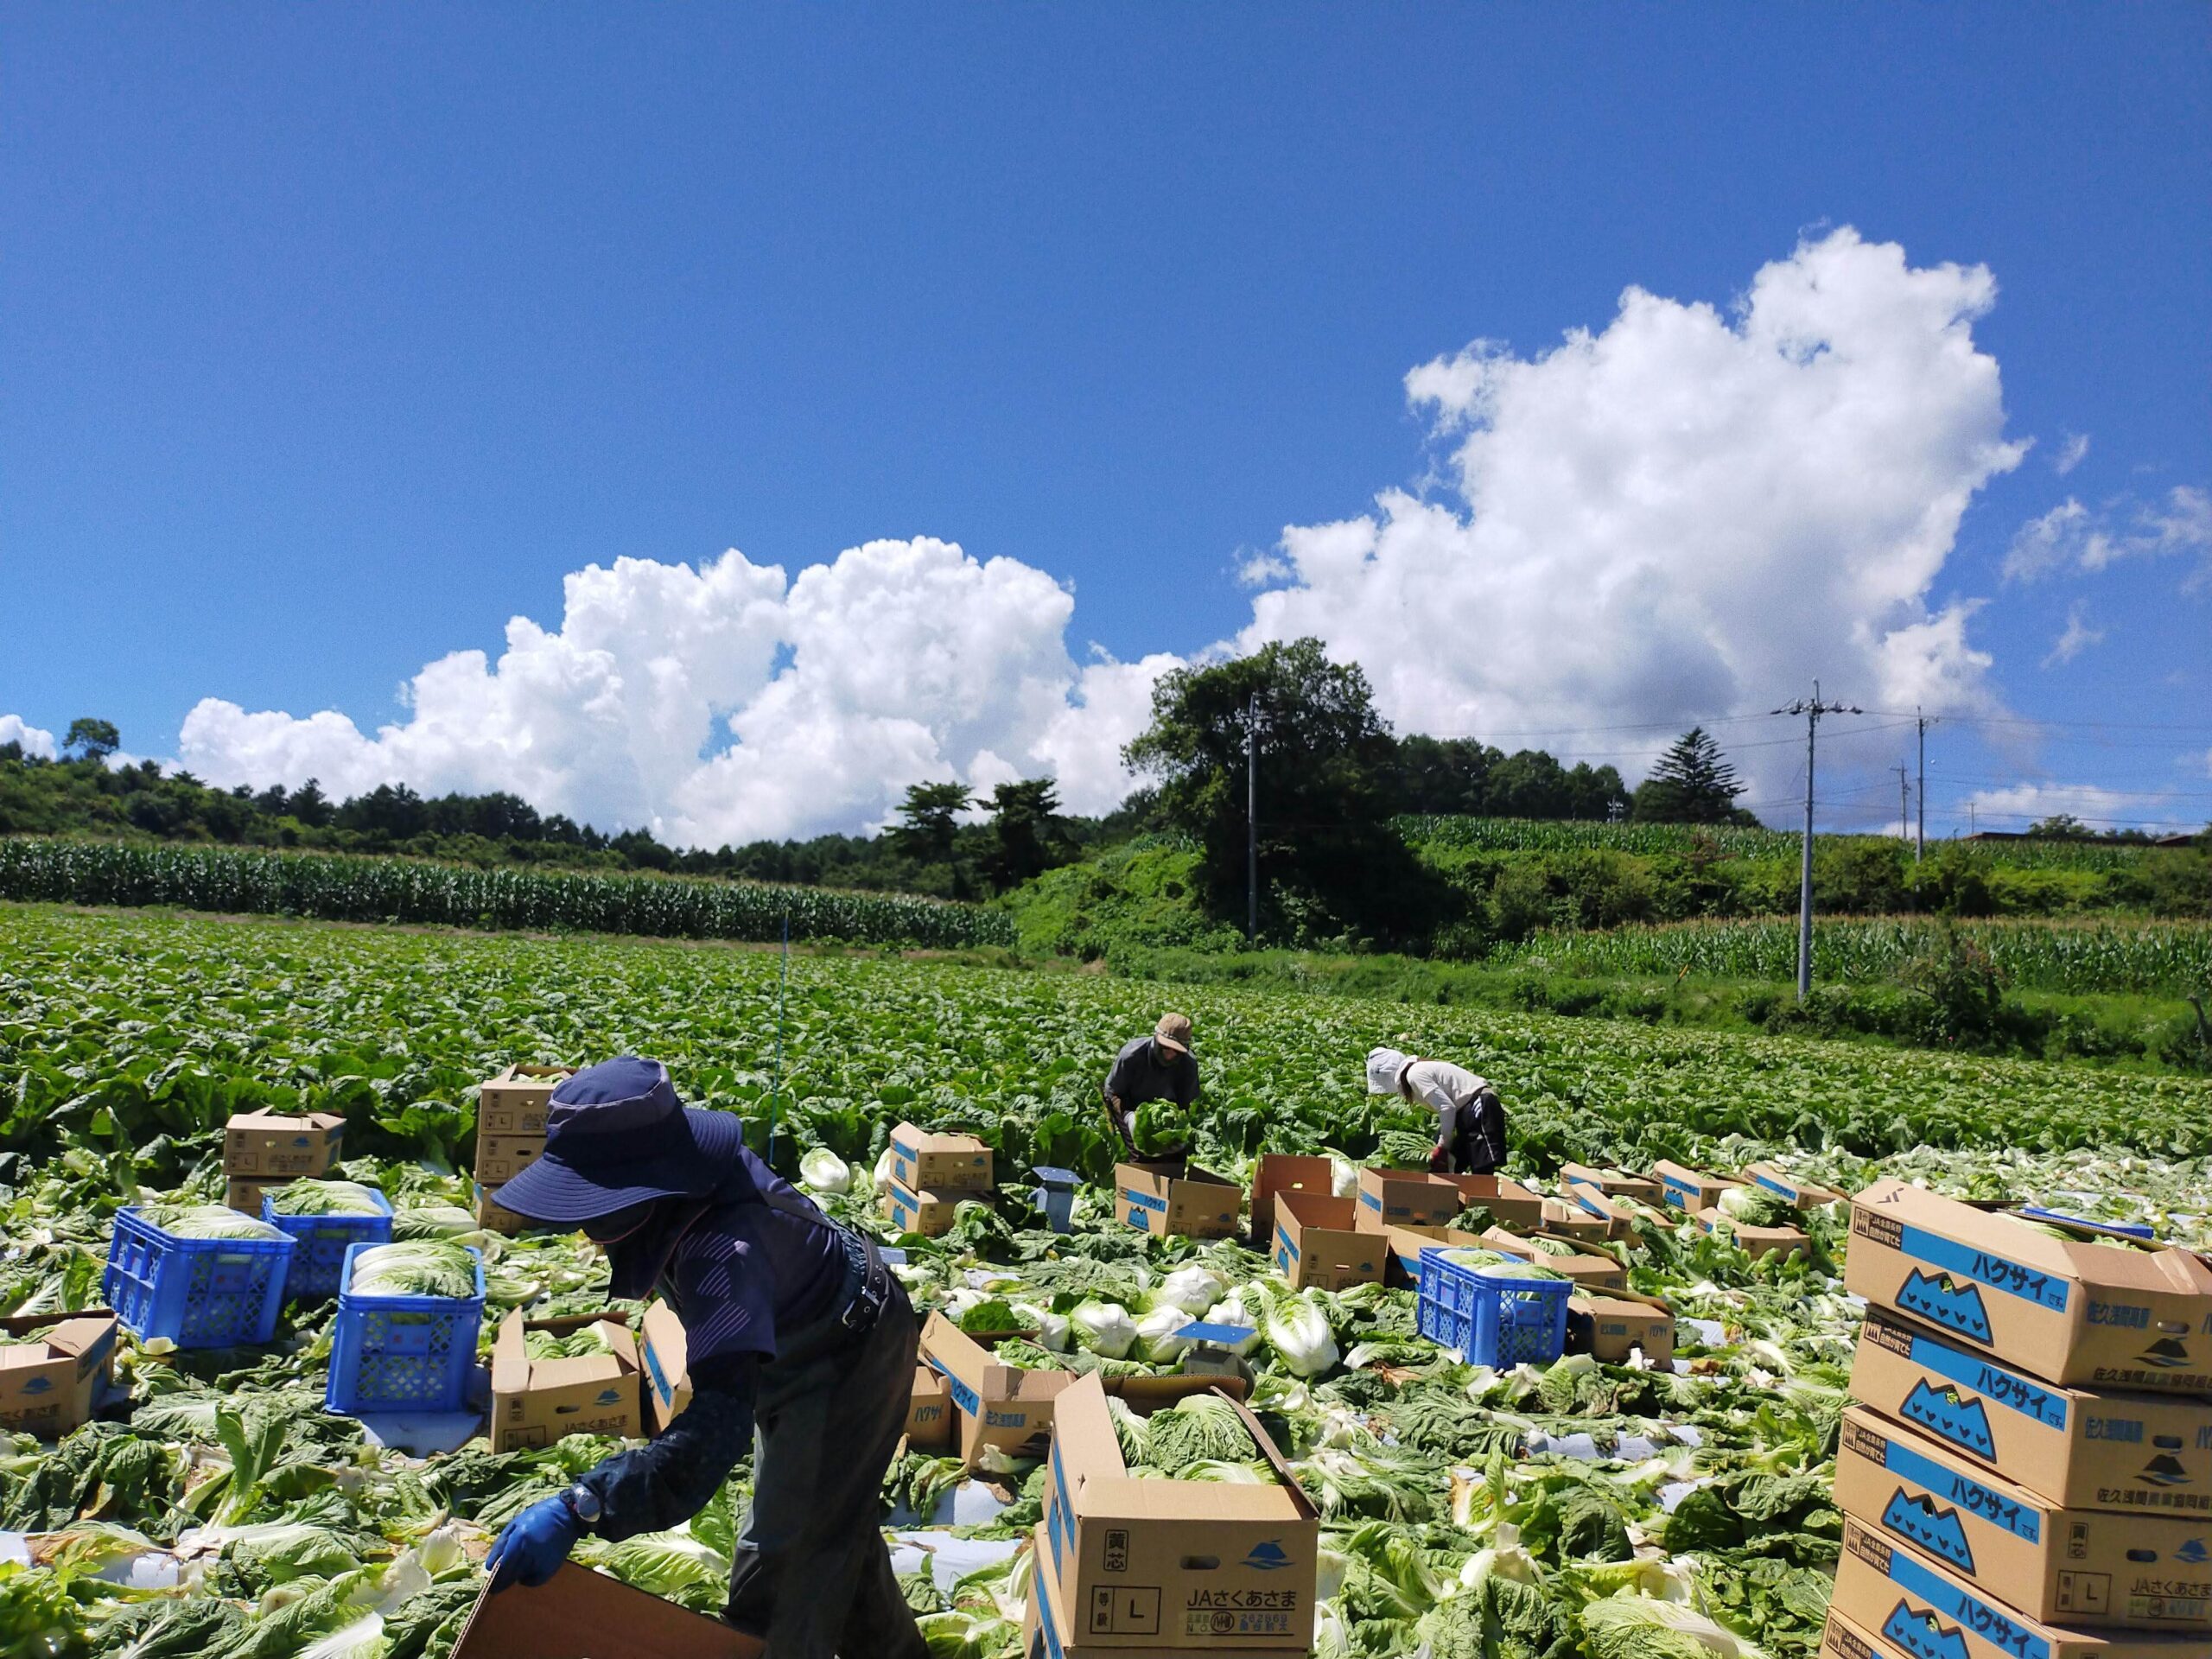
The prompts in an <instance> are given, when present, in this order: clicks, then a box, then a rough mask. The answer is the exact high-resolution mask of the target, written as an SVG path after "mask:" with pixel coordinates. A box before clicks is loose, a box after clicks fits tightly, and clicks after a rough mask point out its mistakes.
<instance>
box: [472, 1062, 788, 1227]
mask: <svg viewBox="0 0 2212 1659" xmlns="http://www.w3.org/2000/svg"><path fill="white" fill-rule="evenodd" d="M744 1144H745V1123H744V1121H743V1120H742V1119H741V1118H740V1117H738V1116H736V1115H735V1114H734V1113H731V1112H709V1111H702V1110H701V1109H698V1108H696V1107H687V1106H686V1105H684V1103H683V1102H682V1101H681V1100H678V1099H677V1096H676V1089H675V1086H674V1085H673V1084H671V1083H670V1082H669V1080H668V1068H667V1067H666V1066H664V1065H662V1064H661V1063H660V1062H659V1061H658V1060H641V1059H639V1058H637V1057H636V1056H634V1055H630V1054H626V1055H623V1056H622V1057H621V1058H619V1059H612V1060H602V1061H601V1062H600V1064H598V1065H592V1066H586V1067H585V1068H584V1069H583V1070H582V1071H579V1072H577V1073H576V1074H575V1076H573V1077H565V1078H563V1080H562V1082H561V1084H560V1085H559V1087H557V1088H556V1089H555V1090H553V1098H552V1101H551V1103H550V1109H549V1110H548V1111H547V1113H546V1117H545V1150H544V1151H543V1153H542V1154H539V1156H538V1160H537V1162H536V1163H534V1164H532V1165H531V1166H530V1167H529V1168H527V1169H525V1170H524V1171H523V1172H522V1173H521V1174H519V1175H518V1176H516V1177H515V1178H514V1179H512V1180H511V1181H509V1182H508V1183H506V1185H504V1186H502V1187H500V1188H499V1207H500V1208H501V1209H504V1210H512V1211H514V1212H515V1213H516V1214H517V1215H518V1216H528V1217H531V1219H532V1220H533V1221H576V1222H582V1221H591V1220H594V1219H595V1218H596V1217H600V1216H605V1215H612V1214H613V1212H614V1211H617V1210H626V1209H627V1208H629V1206H630V1205H633V1204H643V1203H645V1201H646V1200H648V1199H650V1198H697V1197H700V1196H702V1195H703V1194H705V1193H708V1192H713V1191H714V1190H715V1188H716V1187H717V1186H719V1185H721V1182H722V1179H723V1177H724V1176H726V1175H727V1174H728V1173H729V1169H730V1166H731V1165H732V1164H734V1163H735V1162H736V1161H737V1154H738V1148H739V1147H741V1146H743V1145H744Z"/></svg>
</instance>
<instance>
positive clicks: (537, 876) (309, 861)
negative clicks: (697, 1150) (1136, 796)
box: [0, 837, 1014, 949]
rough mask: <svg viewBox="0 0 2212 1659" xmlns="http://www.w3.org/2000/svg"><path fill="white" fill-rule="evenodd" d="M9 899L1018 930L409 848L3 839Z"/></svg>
mask: <svg viewBox="0 0 2212 1659" xmlns="http://www.w3.org/2000/svg"><path fill="white" fill-rule="evenodd" d="M0 899H32V900H45V901H48V902H54V903H60V904H79V905H129V906H139V905H175V906H182V907H184V908H188V909H192V910H209V911H233V912H250V913H253V914H259V915H285V916H308V917H314V918H319V919H321V920H326V921H346V922H402V923H429V924H433V925H441V924H442V925H451V926H460V927H478V928H495V929H518V930H527V931H574V932H601V933H638V934H645V935H648V936H650V937H653V938H694V939H745V940H753V941H756V942H757V941H766V940H772V939H775V938H779V937H780V936H781V934H782V931H783V929H784V927H785V924H786V922H788V923H789V925H790V928H791V938H795V939H817V940H818V939H840V940H844V941H847V942H849V943H852V944H917V945H925V946H929V947H931V948H936V949H962V948H967V947H973V946H979V945H998V944H1012V943H1013V940H1014V925H1013V922H1012V920H1011V918H1008V917H1007V916H1005V915H1003V914H1002V913H1001V912H996V911H991V910H985V909H983V908H982V907H981V906H975V905H957V904H948V903H943V902H940V901H938V900H936V899H915V898H906V897H893V896H885V895H880V894H874V893H839V892H832V891H828V890H825V889H823V888H819V887H766V886H761V885H757V884H753V883H749V882H734V881H716V880H693V879H690V878H686V877H680V876H662V875H632V874H620V875H598V874H581V873H574V872H566V871H539V870H478V869H471V868H466V867H464V866H459V865H450V864H435V863H430V862H427V861H421V860H415V859H400V858H356V857H348V856H346V855H342V854H333V853H268V852H258V851H247V850H242V849H235V848H226V847H178V846H150V847H149V846H132V845H126V844H123V843H119V842H71V841H53V840H44V839H38V838H34V837H23V838H16V839H9V840H4V841H0Z"/></svg>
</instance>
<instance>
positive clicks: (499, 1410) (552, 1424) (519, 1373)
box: [486, 1308, 645, 1452]
mask: <svg viewBox="0 0 2212 1659" xmlns="http://www.w3.org/2000/svg"><path fill="white" fill-rule="evenodd" d="M593 1325H596V1326H598V1328H599V1332H600V1334H601V1336H603V1337H605V1338H607V1346H608V1347H610V1348H611V1349H613V1352H612V1353H607V1354H590V1355H586V1356H584V1357H581V1358H577V1359H532V1358H531V1357H530V1351H529V1347H528V1333H529V1332H532V1331H550V1332H553V1333H554V1334H555V1335H556V1336H563V1337H565V1336H568V1335H569V1334H570V1333H571V1332H576V1331H582V1330H585V1329H588V1328H589V1327H591V1326H593ZM643 1371H644V1365H643V1363H642V1362H641V1361H640V1359H639V1355H638V1344H637V1341H636V1339H635V1338H632V1336H631V1334H630V1327H629V1326H627V1325H624V1324H623V1323H622V1322H621V1321H620V1320H619V1319H601V1318H597V1317H594V1316H593V1315H590V1314H585V1315H582V1316H579V1317H576V1318H572V1319H533V1320H530V1321H527V1322H525V1321H524V1319H523V1316H522V1311H521V1310H520V1309H519V1308H518V1309H516V1310H515V1311H514V1312H513V1313H509V1314H508V1315H507V1317H506V1318H505V1319H502V1320H500V1321H499V1334H498V1335H497V1336H496V1337H494V1338H493V1339H492V1421H491V1427H490V1429H489V1430H488V1431H487V1433H486V1438H487V1439H488V1440H490V1441H491V1443H492V1449H493V1451H494V1452H519V1451H522V1450H524V1448H535V1447H538V1446H550V1445H552V1444H553V1442H554V1441H556V1440H559V1439H560V1438H561V1437H562V1436H563V1435H564V1434H611V1435H614V1436H616V1437H618V1438H620V1439H624V1440H638V1439H641V1438H643V1436H644V1434H645V1399H644V1391H643V1389H642V1387H641V1384H640V1378H641V1376H642V1373H643Z"/></svg>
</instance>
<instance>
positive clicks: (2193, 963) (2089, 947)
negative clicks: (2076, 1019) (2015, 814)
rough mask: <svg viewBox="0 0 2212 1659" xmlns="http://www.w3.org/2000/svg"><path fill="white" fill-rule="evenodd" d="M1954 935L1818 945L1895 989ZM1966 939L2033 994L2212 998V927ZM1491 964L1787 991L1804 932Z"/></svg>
mask: <svg viewBox="0 0 2212 1659" xmlns="http://www.w3.org/2000/svg"><path fill="white" fill-rule="evenodd" d="M1956 926H1957V931H1958V932H1959V934H1960V935H1961V936H1962V937H1963V938H1967V939H1968V940H1970V941H1971V942H1973V943H1974V944H1976V945H1978V946H1980V948H1981V949H1982V950H1986V951H1987V952H1988V953H1989V956H1990V959H1991V961H1992V962H1993V963H1994V964H1995V966H1996V968H1997V969H1998V970H1999V972H2000V973H2002V974H2003V975H2004V976H2005V978H2006V979H2007V980H2009V981H2010V982H2011V983H2012V985H2014V986H2015V987H2017V988H2020V989H2023V990H2041V991H2069V992H2113V993H2137V994H2144V995H2167V996H2182V995H2187V994H2188V993H2189V992H2190V991H2202V990H2205V989H2206V988H2212V926H2208V925H2205V924H2203V923H2202V922H2127V923H2113V922H2094V923H2081V924H2068V923H2053V922H2041V921H2020V922H2012V921H1987V922H1962V923H1959V924H1957V925H1956ZM1943 927H1944V924H1943V923H1942V922H1940V921H1937V920H1934V919H1932V918H1925V917H1876V918H1867V919H1864V920H1839V921H1823V922H1821V924H1820V925H1819V926H1817V927H1816V928H1815V930H1814V933H1813V968H1814V972H1815V974H1816V975H1817V976H1819V977H1821V978H1822V979H1827V980H1839V979H1840V980H1847V981H1855V982H1875V981H1880V980H1886V979H1890V978H1893V977H1894V976H1896V974H1897V970H1898V969H1900V968H1901V967H1902V966H1904V963H1906V962H1908V961H1910V959H1912V958H1913V957H1916V956H1917V955H1919V954H1921V953H1922V952H1923V951H1925V950H1929V948H1930V947H1931V946H1934V945H1936V944H1939V943H1940V942H1941V938H1942V929H1943ZM1490 960H1491V961H1492V962H1493V963H1499V964H1501V965H1508V966H1516V967H1535V968H1543V969H1549V970H1550V971H1552V972H1554V973H1561V974H1571V975H1586V976H1591V977H1593V978H1595V977H1612V976H1635V975H1644V974H1664V975H1669V976H1672V975H1678V974H1684V973H1688V974H1695V975H1698V976H1702V977H1708V978H1713V979H1765V980H1789V979H1790V978H1792V977H1794V976H1795V975H1796V971H1797V925H1796V922H1794V921H1782V920H1776V921H1764V922H1739V921H1720V922H1681V923H1675V924H1673V925H1668V926H1663V927H1625V928H1618V929H1616V930H1614V931H1611V932H1604V933H1573V932H1549V931H1548V932H1543V933H1539V934H1537V935H1536V936H1535V938H1530V939H1528V940H1525V941H1523V942H1522V943H1521V944H1516V945H1506V946H1502V947H1500V948H1499V949H1498V950H1496V951H1495V952H1493V953H1492V955H1491V958H1490Z"/></svg>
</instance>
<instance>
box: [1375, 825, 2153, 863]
mask: <svg viewBox="0 0 2212 1659" xmlns="http://www.w3.org/2000/svg"><path fill="white" fill-rule="evenodd" d="M1395 823H1396V825H1397V829H1398V833H1399V834H1400V835H1402V836H1404V837H1405V839H1406V840H1407V841H1408V842H1411V843H1413V844H1414V845H1416V846H1419V845H1427V846H1432V847H1440V848H1454V849H1465V850H1467V851H1471V852H1497V853H1570V852H1586V851H1591V850H1594V849H1603V850H1605V851H1608V852H1616V853H1637V854H1643V855H1664V854H1684V853H1688V852H1691V851H1694V850H1695V849H1698V848H1700V847H1704V848H1707V849H1711V850H1712V851H1713V852H1714V853H1717V854H1719V855H1721V856H1723V857H1726V858H1751V859H1794V858H1796V856H1797V855H1798V851H1799V847H1798V838H1797V836H1796V833H1795V832H1794V831H1790V830H1784V829H1745V828H1742V827H1740V826H1738V825H1735V824H1713V825H1704V824H1689V823H1576V822H1572V821H1568V820H1564V819H1559V820H1554V819H1536V818H1470V817H1421V816H1418V815H1408V816H1406V817H1400V818H1398V819H1397V820H1395ZM1815 840H1816V841H1818V842H1821V843H1823V844H1841V843H1844V842H1870V843H1874V844H1885V843H1886V844H1888V845H1890V846H1895V845H1896V844H1897V838H1896V837H1895V836H1815ZM1928 851H1929V856H1930V857H1933V856H1935V855H1936V853H1937V852H1938V851H1942V852H1945V853H1961V854H1964V855H1967V856H1969V857H1972V858H1975V859H1981V860H1986V861H1988V862H1990V863H1992V864H2008V865H2012V866H2014V867H2016V868H2024V869H2078V870H2113V869H2124V868H2128V867H2129V866H2131V865H2133V864H2134V863H2136V862H2137V861H2139V860H2141V859H2143V858H2144V857H2145V856H2146V855H2148V856H2153V857H2155V856H2158V855H2159V854H2160V853H2161V851H2162V849H2158V848H2153V847H2145V846H2143V845H2140V844H2131V843H2126V842H2120V843H2107V842H2095V841H1943V842H1930V843H1929V849H1928Z"/></svg>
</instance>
